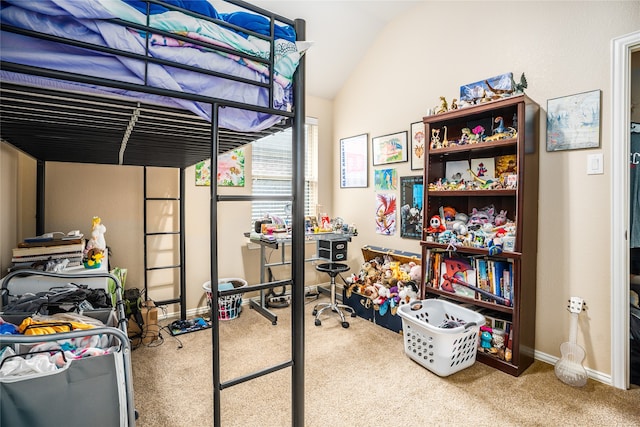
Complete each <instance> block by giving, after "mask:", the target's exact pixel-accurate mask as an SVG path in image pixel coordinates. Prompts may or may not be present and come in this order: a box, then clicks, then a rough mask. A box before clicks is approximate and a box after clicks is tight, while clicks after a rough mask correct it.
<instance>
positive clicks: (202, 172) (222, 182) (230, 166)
mask: <svg viewBox="0 0 640 427" xmlns="http://www.w3.org/2000/svg"><path fill="white" fill-rule="evenodd" d="M217 182H218V185H219V186H221V187H244V148H239V149H237V150H231V151H228V152H226V153H224V154H220V155H219V156H218V180H217ZM196 185H198V186H210V185H211V159H208V160H203V161H201V162H198V163H196Z"/></svg>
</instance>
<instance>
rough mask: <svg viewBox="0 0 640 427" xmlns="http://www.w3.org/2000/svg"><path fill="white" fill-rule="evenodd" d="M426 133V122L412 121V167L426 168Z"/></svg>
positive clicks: (417, 168) (415, 168) (414, 168)
mask: <svg viewBox="0 0 640 427" xmlns="http://www.w3.org/2000/svg"><path fill="white" fill-rule="evenodd" d="M425 140H426V138H425V134H424V123H423V122H415V123H411V169H412V170H421V169H424V153H425V146H424V144H425Z"/></svg>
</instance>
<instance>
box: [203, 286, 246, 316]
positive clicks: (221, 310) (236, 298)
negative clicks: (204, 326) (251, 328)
mask: <svg viewBox="0 0 640 427" xmlns="http://www.w3.org/2000/svg"><path fill="white" fill-rule="evenodd" d="M245 286H247V281H246V280H244V279H240V278H237V277H232V278H224V279H218V291H224V290H228V289H232V288H233V289H235V288H244V287H245ZM202 289H204V291H205V293H206V294H207V305H208V306H209V308H211V298H212V297H211V281H210V280H209V281H207V282H205V283H204V284H203V285H202ZM241 311H242V294H237V295H229V296H225V297H218V319H219V320H231V319H235V318H236V317H238V316H239V315H240V312H241Z"/></svg>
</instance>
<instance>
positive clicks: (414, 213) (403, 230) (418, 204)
mask: <svg viewBox="0 0 640 427" xmlns="http://www.w3.org/2000/svg"><path fill="white" fill-rule="evenodd" d="M423 181H424V179H423V177H422V175H420V176H401V177H400V237H406V238H408V239H421V238H422V216H423V214H424V203H423V199H424V197H423V195H424V184H423Z"/></svg>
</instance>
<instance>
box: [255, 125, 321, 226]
mask: <svg viewBox="0 0 640 427" xmlns="http://www.w3.org/2000/svg"><path fill="white" fill-rule="evenodd" d="M305 145H306V153H305V168H304V169H305V192H304V214H305V216H306V215H313V216H315V214H316V212H315V208H316V205H317V203H318V173H317V170H318V155H317V150H318V121H317V120H316V119H313V118H307V120H306V124H305ZM291 146H292V129H291V128H289V129H287V130H286V131H283V132H280V133H278V134H275V135H270V136H267V137H265V138H262V139H259V140H257V141H254V142H252V143H251V174H252V176H253V181H252V186H251V188H252V194H253V195H254V196H287V195H291V193H292V189H291V179H292V177H291V174H292V169H293V167H292V164H291V161H292V160H291V158H292V153H291ZM290 207H291V203H290V202H286V201H262V200H260V201H253V203H252V212H251V219H252V221H255V220H257V219H260V218H263V217H264V216H265V215H275V216H278V217H280V218H282V219H284V220H287V219H290V215H291V210H290Z"/></svg>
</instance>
